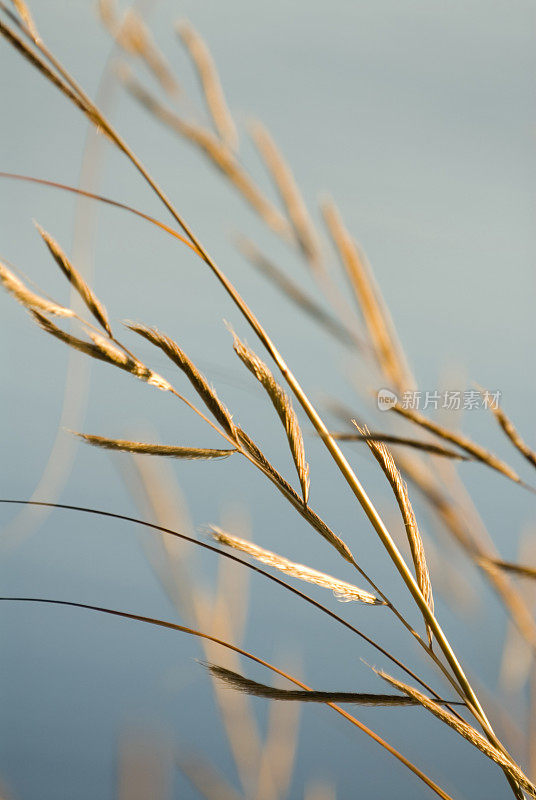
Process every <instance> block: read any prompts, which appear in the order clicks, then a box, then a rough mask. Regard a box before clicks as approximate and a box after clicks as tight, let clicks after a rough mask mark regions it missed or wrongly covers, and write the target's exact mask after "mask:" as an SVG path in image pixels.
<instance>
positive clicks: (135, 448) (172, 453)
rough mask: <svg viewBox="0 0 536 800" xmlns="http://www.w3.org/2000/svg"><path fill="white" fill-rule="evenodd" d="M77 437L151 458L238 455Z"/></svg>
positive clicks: (229, 451)
mask: <svg viewBox="0 0 536 800" xmlns="http://www.w3.org/2000/svg"><path fill="white" fill-rule="evenodd" d="M72 433H74V434H75V436H78V437H79V438H80V439H83V440H84V441H85V442H87V443H88V444H91V445H94V446H95V447H102V448H104V449H105V450H122V451H123V452H125V453H136V454H140V455H141V454H143V455H149V456H168V457H170V458H182V459H189V460H191V461H193V460H201V459H207V460H208V459H215V458H227V457H228V456H230V455H232V453H236V450H214V449H209V448H204V447H173V446H171V445H165V444H147V443H145V442H131V441H128V440H126V439H108V438H106V437H104V436H95V435H94V434H90V433H78V431H72Z"/></svg>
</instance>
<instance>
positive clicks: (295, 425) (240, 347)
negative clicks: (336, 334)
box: [231, 331, 310, 504]
mask: <svg viewBox="0 0 536 800" xmlns="http://www.w3.org/2000/svg"><path fill="white" fill-rule="evenodd" d="M231 332H232V334H233V348H234V351H235V353H236V354H237V356H238V357H239V359H240V360H241V361H242V363H243V364H244V365H245V366H246V367H247V368H248V369H249V371H250V372H251V373H252V374H253V375H254V376H255V377H256V378H257V380H258V381H259V383H260V384H261V385H262V387H263V388H264V389H265V391H266V393H267V394H268V396H269V398H270V400H271V401H272V404H273V406H274V408H275V410H276V411H277V414H278V416H279V419H280V420H281V422H282V423H283V426H284V428H285V430H286V432H287V439H288V443H289V447H290V451H291V453H292V458H293V459H294V464H295V466H296V472H297V473H298V478H299V481H300V485H301V489H302V495H303V502H304V503H305V504H307V499H308V497H309V483H310V481H309V464H308V463H307V461H306V459H305V448H304V445H303V436H302V432H301V428H300V424H299V422H298V417H297V416H296V412H295V411H294V409H293V407H292V402H291V400H290V398H289V396H288V395H287V393H286V392H285V391H284V389H282V388H281V386H280V385H279V384H278V383H277V381H276V380H275V378H274V376H273V375H272V373H271V371H270V370H269V369H268V367H267V366H266V364H265V363H264V361H262V360H261V359H260V358H259V357H258V356H257V355H256V354H255V353H254V352H253V350H251V349H250V348H249V347H248V346H247V345H245V344H244V343H243V342H241V341H240V339H239V338H238V336H237V335H236V334H235V333H234V332H233V331H231Z"/></svg>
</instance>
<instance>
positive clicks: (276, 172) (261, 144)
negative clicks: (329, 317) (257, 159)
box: [250, 122, 320, 267]
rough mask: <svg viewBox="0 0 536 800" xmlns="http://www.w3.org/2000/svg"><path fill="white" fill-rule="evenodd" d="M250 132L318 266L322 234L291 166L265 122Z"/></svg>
mask: <svg viewBox="0 0 536 800" xmlns="http://www.w3.org/2000/svg"><path fill="white" fill-rule="evenodd" d="M250 133H251V137H252V139H253V141H254V142H255V144H256V146H257V149H258V151H259V153H260V155H261V156H262V159H263V161H264V163H265V164H266V167H267V169H268V171H269V173H270V175H271V176H272V178H273V181H274V183H275V185H276V187H277V190H278V192H279V195H280V197H281V200H282V201H283V203H284V206H285V209H286V212H287V215H288V218H289V220H290V222H291V224H292V228H293V230H294V234H295V236H296V240H297V241H298V243H299V245H300V248H301V250H302V252H303V254H304V255H305V257H306V259H307V260H308V261H309V263H310V264H311V266H313V267H318V260H319V257H320V245H319V242H318V237H317V235H316V231H315V229H314V225H313V223H312V221H311V218H310V216H309V213H308V211H307V207H306V205H305V202H304V200H303V197H302V196H301V193H300V191H299V189H298V186H297V184H296V181H295V179H294V176H293V174H292V172H291V169H290V167H289V166H288V164H287V163H286V161H285V159H284V158H283V156H282V155H281V153H280V152H279V149H278V147H277V145H276V144H275V142H274V140H273V139H272V137H271V136H270V134H269V133H268V131H267V130H266V128H265V127H264V125H262V124H261V123H260V122H254V123H252V124H251V125H250Z"/></svg>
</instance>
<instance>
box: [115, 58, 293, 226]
mask: <svg viewBox="0 0 536 800" xmlns="http://www.w3.org/2000/svg"><path fill="white" fill-rule="evenodd" d="M118 75H119V78H120V80H121V81H122V82H123V84H124V86H125V88H126V89H127V91H128V92H129V93H130V94H131V95H132V96H133V97H134V98H135V99H136V100H137V101H138V102H139V103H141V105H142V106H144V108H146V109H147V111H148V112H149V113H150V114H152V115H153V116H154V117H156V119H158V120H159V121H160V122H162V123H163V124H164V125H166V126H167V127H168V128H170V129H171V130H172V131H174V132H175V133H176V134H178V135H179V136H181V137H182V138H184V139H187V140H188V141H189V142H191V143H192V144H194V145H195V146H196V147H197V148H198V149H199V150H201V152H202V153H204V155H206V156H207V157H208V159H209V160H210V161H211V163H212V164H213V165H214V166H215V167H216V168H217V169H218V170H219V171H220V172H222V173H223V175H225V177H226V178H227V179H228V180H229V181H230V182H231V183H232V184H233V186H234V187H235V188H236V189H237V190H238V191H239V192H240V194H241V195H242V197H243V198H244V200H245V201H246V202H247V203H248V204H249V205H250V206H251V207H252V208H253V209H254V210H255V211H256V212H257V214H258V215H259V216H260V217H261V219H263V220H264V222H265V223H266V224H267V225H268V227H269V228H270V229H271V230H273V231H274V233H276V234H278V235H279V236H282V237H283V238H284V239H288V238H290V237H291V236H292V230H291V227H290V225H289V223H288V222H287V220H286V219H285V217H284V215H283V214H281V212H280V211H279V210H278V209H277V208H276V207H275V206H274V205H273V203H271V202H270V201H269V200H268V199H267V198H266V197H265V196H264V194H263V193H262V192H261V191H260V190H259V189H258V187H257V186H256V184H255V183H254V182H253V180H252V178H251V177H250V176H249V174H248V173H247V172H246V170H245V169H244V167H242V165H241V164H240V162H239V161H238V160H237V158H236V156H235V155H234V153H233V152H232V150H230V149H229V148H228V147H227V146H226V145H225V144H223V143H222V142H221V141H220V139H218V137H217V136H216V135H215V134H213V133H212V131H210V130H207V129H206V128H202V127H201V126H199V125H194V124H192V123H190V122H186V121H185V120H183V119H182V118H181V117H180V116H179V115H178V114H177V113H176V112H175V111H173V110H172V109H170V108H168V107H167V106H165V105H164V104H163V103H161V102H160V101H159V100H158V98H156V97H155V96H154V95H153V94H152V93H151V92H149V91H148V90H147V89H146V88H145V87H144V86H142V84H141V83H140V82H139V81H138V80H136V78H135V77H134V76H133V75H132V72H131V71H130V70H129V69H128V67H125V65H122V66H121V69H120V70H119V72H118Z"/></svg>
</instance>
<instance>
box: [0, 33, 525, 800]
mask: <svg viewBox="0 0 536 800" xmlns="http://www.w3.org/2000/svg"><path fill="white" fill-rule="evenodd" d="M0 34H1V35H2V36H4V37H5V38H6V39H7V41H8V42H9V43H10V44H11V45H12V46H13V47H14V48H15V49H16V50H18V51H19V52H20V53H21V54H22V55H23V57H24V58H26V59H27V60H29V61H30V63H32V64H33V65H34V66H35V67H36V68H37V69H38V70H40V71H41V72H42V73H43V74H45V75H46V76H47V77H48V78H49V80H50V81H51V82H52V83H53V84H54V85H56V86H57V87H58V88H59V89H60V90H61V91H62V92H63V93H64V94H65V95H66V96H67V97H68V98H69V99H71V100H72V102H74V103H75V104H76V105H77V106H78V107H79V108H80V109H81V110H82V111H83V112H84V114H86V116H87V117H88V119H90V120H91V121H92V123H93V124H95V125H96V126H97V127H98V128H100V129H102V130H103V131H104V132H105V133H106V134H107V135H108V136H109V138H110V139H111V140H112V141H113V142H114V144H115V145H116V146H117V147H118V148H119V149H120V150H121V152H123V153H124V154H125V156H126V157H127V158H128V159H129V160H130V161H131V163H132V165H133V166H134V168H135V169H136V170H137V171H138V172H139V173H140V175H142V177H143V178H144V180H145V181H146V182H147V183H148V185H149V186H150V187H151V189H152V190H153V191H154V192H155V194H156V195H157V196H158V198H159V199H160V200H161V202H162V203H163V204H164V205H165V207H166V208H167V210H168V211H169V213H170V214H171V215H172V217H173V218H174V219H175V221H176V222H177V223H178V225H179V226H180V227H181V228H182V230H183V232H184V233H185V234H186V236H187V237H188V238H189V239H190V241H191V243H192V244H193V245H194V246H195V248H196V249H197V251H198V253H199V255H200V257H201V258H202V259H203V261H204V262H205V263H206V264H207V266H208V267H209V268H210V269H211V271H212V272H213V274H214V275H215V277H216V278H217V280H218V281H219V282H220V283H221V284H222V285H223V286H224V288H225V290H226V291H227V293H228V294H229V295H230V297H231V298H232V300H233V301H234V303H235V304H236V305H237V307H238V308H239V309H240V311H241V313H242V314H243V315H244V317H245V318H246V319H247V321H248V322H249V324H250V325H251V327H252V328H253V330H254V331H255V332H256V334H257V335H258V337H259V339H260V340H261V341H262V342H263V344H264V346H265V347H266V349H267V350H268V352H269V353H270V354H271V356H272V358H273V359H274V361H275V362H276V364H277V365H278V367H279V369H280V370H281V372H282V374H283V375H284V377H285V379H286V381H287V382H288V384H289V386H290V387H291V389H292V391H293V393H294V394H295V396H296V397H297V399H298V401H299V402H300V404H301V405H302V407H303V409H304V411H305V412H306V414H307V416H308V417H309V419H310V420H311V422H312V424H313V425H314V427H315V429H316V430H317V432H318V433H319V434H320V436H321V438H322V440H323V442H324V444H325V446H326V448H327V450H328V451H329V453H330V454H331V456H332V458H333V460H334V461H335V463H336V464H337V466H338V468H339V470H340V472H341V474H342V476H343V477H344V480H345V481H346V483H347V484H348V486H349V487H350V489H351V491H352V493H353V494H354V496H355V497H356V499H357V500H358V502H359V503H360V505H361V506H362V508H363V510H364V511H365V513H366V515H367V517H368V519H369V521H370V523H371V525H372V526H373V528H374V530H375V532H376V533H377V535H378V536H379V538H380V540H381V542H382V544H383V545H384V547H385V548H386V550H387V552H388V554H389V557H390V558H391V559H392V561H393V563H394V565H395V566H396V568H397V570H398V572H399V573H400V575H401V577H402V579H403V580H404V583H405V584H406V586H407V588H408V590H409V592H410V593H411V595H412V597H413V599H414V601H415V603H416V604H417V605H418V607H419V608H420V609H421V612H422V613H423V614H424V615H425V616H426V618H427V620H428V622H429V623H430V626H431V627H432V629H433V631H434V634H435V636H436V639H437V641H438V643H439V646H440V647H441V649H442V651H443V653H444V655H445V657H446V659H447V661H448V663H449V665H450V667H451V669H452V671H453V674H454V675H455V676H456V679H457V681H458V683H459V685H460V687H461V689H462V691H463V694H464V696H465V697H466V698H467V700H468V702H469V703H470V705H471V707H472V709H473V711H474V713H475V715H476V716H477V717H478V719H479V720H480V721H481V723H482V725H483V727H484V729H485V730H486V733H487V735H488V736H489V737H490V738H491V739H492V740H493V741H497V738H496V736H495V733H494V731H493V728H492V727H491V725H490V723H489V720H488V719H487V717H486V715H485V712H484V710H483V708H482V706H481V704H480V702H479V700H478V698H477V696H476V694H475V692H474V690H473V688H472V686H471V684H470V683H469V681H468V680H467V677H466V675H465V673H464V670H463V668H462V666H461V664H460V662H459V661H458V659H457V657H456V655H455V653H454V651H453V649H452V646H451V645H450V643H449V641H448V639H447V638H446V636H445V634H444V632H443V630H442V628H441V626H440V625H439V622H438V621H437V619H436V618H435V616H434V615H433V613H432V612H431V611H430V609H429V607H428V605H427V603H426V600H425V598H424V596H423V595H422V592H421V591H420V589H419V586H418V585H417V583H416V581H415V580H414V578H413V576H412V574H411V571H410V570H409V568H408V566H407V564H406V562H405V560H404V558H403V557H402V555H401V553H400V552H399V550H398V548H397V547H396V544H395V543H394V541H393V539H392V537H391V535H390V534H389V531H388V530H387V528H386V526H385V524H384V522H383V520H382V519H381V517H380V515H379V514H378V512H377V510H376V508H375V506H374V504H373V503H372V501H371V500H370V498H369V497H368V495H367V493H366V491H365V490H364V488H363V486H362V485H361V483H360V481H359V479H358V477H357V475H356V474H355V473H354V471H353V470H352V468H351V466H350V464H349V463H348V461H347V459H346V458H345V457H344V455H343V453H342V451H341V450H340V448H339V447H338V445H337V443H336V442H335V441H334V440H333V439H332V438H331V437H330V436H329V431H328V429H327V428H326V425H325V424H324V422H323V420H322V418H321V417H320V416H319V414H318V412H317V411H316V409H315V407H314V406H313V404H312V403H311V401H310V400H309V398H308V397H307V395H306V394H305V392H304V391H303V389H302V387H301V386H300V384H299V382H298V381H297V379H296V378H295V376H294V375H293V373H292V372H291V371H290V369H289V368H288V366H287V364H286V363H285V361H284V359H283V357H282V356H281V354H280V353H279V351H278V349H277V348H276V347H275V345H274V343H273V342H272V341H271V339H270V337H269V336H268V334H267V333H266V331H265V330H264V328H263V327H262V325H261V324H260V322H259V321H258V320H257V318H256V316H255V315H254V314H253V312H252V311H251V309H250V308H249V307H248V305H247V304H246V303H245V302H244V300H243V299H242V297H241V296H240V294H239V293H238V292H237V290H236V289H235V287H234V286H233V284H232V283H231V282H230V281H229V279H228V278H227V276H226V275H225V274H224V273H223V272H222V271H221V270H220V268H219V267H218V265H217V264H216V262H215V261H214V259H213V258H212V257H211V256H210V255H209V253H208V252H207V251H206V250H205V248H204V247H203V245H202V244H201V242H200V240H199V239H198V237H197V236H196V235H195V233H194V232H193V231H192V230H191V228H190V227H189V225H188V224H187V223H186V221H185V220H184V219H183V218H182V217H181V215H180V214H179V213H178V211H177V210H176V209H175V207H174V206H173V204H172V203H171V201H170V200H169V199H168V197H167V196H166V194H165V193H164V192H163V191H162V189H161V188H160V187H159V186H158V184H157V183H156V182H155V181H154V179H153V178H152V177H151V175H150V173H149V172H148V170H147V169H146V168H145V166H144V165H143V163H142V162H141V161H140V160H139V158H138V157H137V156H136V154H135V153H134V152H133V151H132V150H131V148H130V147H129V146H128V145H127V144H126V142H125V141H124V140H123V138H122V137H121V136H120V135H119V134H118V133H117V131H116V130H115V129H114V128H113V127H112V126H111V125H110V123H109V122H108V121H107V119H106V118H105V117H104V115H103V114H102V112H101V111H100V110H99V109H98V108H97V107H96V106H95V104H94V103H92V101H91V100H90V99H89V97H88V95H87V94H86V93H85V92H84V91H83V90H82V89H81V87H80V86H79V85H78V84H77V83H76V82H75V81H74V79H73V78H72V77H71V76H70V75H69V73H68V72H67V70H66V69H65V68H64V67H63V66H62V64H61V63H60V62H59V61H58V60H57V59H56V58H55V57H54V56H53V55H52V54H51V53H50V51H49V50H48V49H47V48H46V47H45V46H44V45H43V44H42V43H41V42H39V43H36V47H37V48H38V50H39V51H40V52H41V53H42V54H43V55H44V57H45V58H46V59H47V60H48V61H49V62H50V63H52V64H53V65H54V67H55V69H56V70H57V71H58V73H59V75H60V76H61V78H59V77H58V75H56V74H55V73H54V72H53V71H52V70H51V69H50V68H49V67H48V65H47V64H46V63H45V62H44V61H43V59H42V58H41V57H40V56H38V55H37V54H36V53H34V52H33V51H32V49H31V48H29V47H28V45H27V44H26V43H25V42H24V41H23V40H21V39H20V37H18V36H17V35H16V34H15V33H14V32H13V31H12V30H11V29H10V28H9V27H8V26H6V25H5V24H4V23H3V22H1V21H0ZM345 557H347V556H345ZM351 563H353V564H354V565H355V561H354V560H353V559H351ZM339 713H340V712H339ZM411 768H412V767H410V769H411ZM512 788H513V790H514V793H515V794H516V795H517V796H519V790H518V789H517V788H516V787H515V786H514V787H512ZM444 795H445V793H443V796H444Z"/></svg>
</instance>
